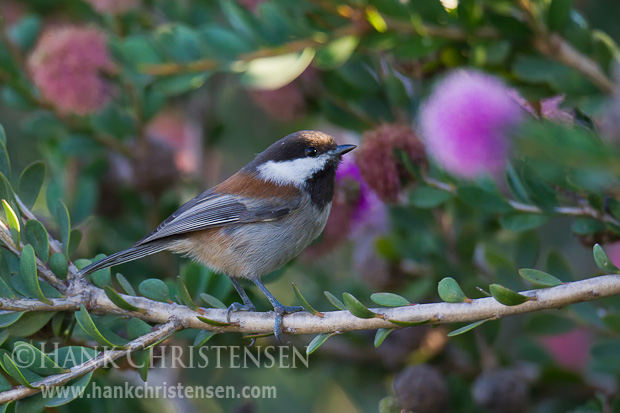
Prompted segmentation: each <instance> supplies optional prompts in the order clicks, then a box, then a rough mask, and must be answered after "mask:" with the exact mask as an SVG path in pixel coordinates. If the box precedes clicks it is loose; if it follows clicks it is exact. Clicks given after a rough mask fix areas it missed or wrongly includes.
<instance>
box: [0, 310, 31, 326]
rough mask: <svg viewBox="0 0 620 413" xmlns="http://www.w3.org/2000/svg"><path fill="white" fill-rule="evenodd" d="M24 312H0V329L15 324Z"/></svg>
mask: <svg viewBox="0 0 620 413" xmlns="http://www.w3.org/2000/svg"><path fill="white" fill-rule="evenodd" d="M24 313H25V311H1V312H0V328H5V327H8V326H10V325H11V324H13V323H15V322H16V321H17V320H19V319H20V318H21V316H23V315H24Z"/></svg>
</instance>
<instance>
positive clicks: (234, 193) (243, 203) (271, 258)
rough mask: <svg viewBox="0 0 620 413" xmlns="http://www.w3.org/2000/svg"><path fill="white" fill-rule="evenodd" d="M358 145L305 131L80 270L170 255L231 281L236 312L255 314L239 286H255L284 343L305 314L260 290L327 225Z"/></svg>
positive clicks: (264, 153) (92, 270) (277, 334)
mask: <svg viewBox="0 0 620 413" xmlns="http://www.w3.org/2000/svg"><path fill="white" fill-rule="evenodd" d="M354 148H355V145H336V142H335V141H334V138H332V137H331V136H329V135H326V134H324V133H322V132H316V131H300V132H295V133H293V134H291V135H288V136H286V137H285V138H282V139H280V140H279V141H277V142H275V143H274V144H272V145H271V146H269V147H268V148H267V149H266V150H265V151H263V152H262V153H260V154H259V155H258V156H256V158H254V160H253V161H252V162H250V163H249V164H247V165H246V166H244V167H243V168H242V169H241V170H240V171H239V172H237V173H236V174H234V175H233V176H231V177H230V178H228V179H227V180H225V181H224V182H222V183H221V184H219V185H217V186H215V187H213V188H211V189H209V190H207V191H205V192H203V193H202V194H200V195H198V196H197V197H196V198H194V199H192V200H190V201H188V202H187V203H186V204H184V205H183V206H181V207H180V208H179V209H178V210H177V211H176V212H175V213H173V214H172V215H171V216H169V217H168V218H166V220H164V222H162V223H161V224H160V225H159V226H158V227H157V229H156V230H155V231H153V232H152V233H151V234H149V235H148V236H147V237H145V238H143V239H142V240H140V241H138V242H137V243H136V244H135V245H134V246H133V247H131V248H129V249H126V250H124V251H121V252H117V253H116V254H113V255H110V256H109V257H106V258H104V259H102V260H100V261H97V262H95V263H93V264H91V265H89V266H88V267H86V268H84V269H82V270H81V271H80V272H81V274H82V275H87V274H90V273H92V272H95V271H97V270H100V269H102V268H107V267H111V266H113V265H118V264H122V263H124V262H128V261H132V260H136V259H138V258H142V257H145V256H147V255H151V254H155V253H156V252H160V251H164V250H170V251H172V252H176V253H180V254H185V255H188V256H191V257H192V258H194V259H195V260H197V261H200V262H202V263H203V264H205V265H206V266H207V267H209V268H211V269H212V270H214V271H216V272H220V273H223V274H226V275H227V276H228V277H230V279H231V281H232V283H233V285H234V286H235V289H236V290H237V292H238V293H239V295H240V296H241V299H242V301H243V304H241V303H233V304H232V305H231V306H230V307H228V319H229V321H230V313H231V311H254V310H255V307H254V304H252V302H251V301H250V299H249V298H248V295H247V294H246V292H245V291H244V290H243V288H242V287H241V284H240V283H239V281H238V279H244V278H245V279H249V280H251V281H252V282H254V284H256V286H258V288H259V289H260V290H261V291H262V292H263V294H265V296H266V297H267V299H268V300H269V302H271V304H272V305H273V309H274V312H275V314H276V319H275V325H274V334H275V336H276V338H277V339H278V340H280V341H281V337H280V334H281V333H282V316H283V315H284V314H288V313H293V312H298V311H303V307H298V306H284V305H282V304H281V303H280V302H279V301H278V300H276V299H275V297H274V296H273V295H272V294H271V293H270V292H269V291H268V290H267V288H266V287H265V286H264V285H263V283H261V281H260V277H262V276H263V275H265V274H268V273H270V272H271V271H274V270H276V269H278V268H280V267H281V266H282V265H284V264H285V263H287V262H288V261H290V260H291V259H293V258H294V257H296V256H297V255H299V254H300V253H301V252H302V251H303V250H304V249H305V248H306V247H307V246H308V245H309V244H310V243H311V242H312V241H313V240H314V239H316V238H317V237H318V236H319V234H320V233H321V231H323V228H324V227H325V223H326V222H327V217H328V215H329V211H330V209H331V204H332V198H333V195H334V184H335V177H336V169H337V168H338V164H339V163H340V161H341V159H342V155H344V154H345V153H347V152H349V151H351V150H353V149H354Z"/></svg>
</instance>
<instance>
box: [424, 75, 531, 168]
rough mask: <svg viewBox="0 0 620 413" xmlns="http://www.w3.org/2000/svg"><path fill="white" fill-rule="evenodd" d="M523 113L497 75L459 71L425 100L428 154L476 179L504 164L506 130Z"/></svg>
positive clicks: (506, 140)
mask: <svg viewBox="0 0 620 413" xmlns="http://www.w3.org/2000/svg"><path fill="white" fill-rule="evenodd" d="M522 113H523V112H522V109H521V108H520V107H519V104H518V103H517V102H515V100H514V99H512V97H511V91H510V89H509V88H508V87H507V86H506V85H504V83H502V82H501V81H500V80H499V79H497V78H495V77H492V76H489V75H486V74H483V73H479V72H475V71H471V70H459V71H456V72H453V73H452V74H450V75H448V76H447V77H446V78H444V79H443V80H442V81H441V82H440V83H439V84H438V85H437V86H436V88H435V90H434V92H433V94H432V95H431V96H430V97H429V98H428V99H427V100H426V102H425V103H424V105H423V107H422V109H421V112H420V127H421V132H422V137H423V139H424V141H425V143H426V148H427V151H428V153H429V154H430V155H431V156H432V157H433V158H434V159H435V160H436V161H437V163H438V164H439V165H440V166H441V167H442V168H444V169H445V170H447V171H448V172H451V173H453V174H455V175H458V176H461V177H463V178H475V177H477V176H479V175H482V174H485V173H490V174H493V173H496V172H499V171H501V170H502V169H503V168H504V166H505V165H506V162H507V160H508V150H509V147H510V142H509V139H508V138H509V136H508V135H509V133H510V130H511V128H513V127H514V126H515V125H517V124H518V122H519V121H520V120H521V118H522Z"/></svg>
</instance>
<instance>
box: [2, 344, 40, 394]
mask: <svg viewBox="0 0 620 413" xmlns="http://www.w3.org/2000/svg"><path fill="white" fill-rule="evenodd" d="M2 368H3V369H4V371H6V372H7V373H8V375H9V376H11V377H12V378H13V379H15V381H16V382H18V383H19V384H21V385H22V386H26V387H28V388H31V389H34V387H33V386H32V385H31V384H30V383H29V382H28V380H26V378H25V377H24V374H23V373H22V371H21V370H20V369H19V368H18V367H17V365H15V362H14V361H13V360H12V359H11V357H9V355H8V354H7V353H4V354H3V357H2Z"/></svg>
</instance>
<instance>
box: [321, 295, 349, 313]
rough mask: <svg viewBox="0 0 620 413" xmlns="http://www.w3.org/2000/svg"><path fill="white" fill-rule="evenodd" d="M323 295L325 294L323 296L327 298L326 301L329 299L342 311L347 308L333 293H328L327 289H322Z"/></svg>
mask: <svg viewBox="0 0 620 413" xmlns="http://www.w3.org/2000/svg"><path fill="white" fill-rule="evenodd" d="M323 295H324V296H325V298H327V301H329V302H330V303H331V304H332V305H333V306H334V307H336V308H337V309H339V310H342V311H344V310H346V309H347V307H345V305H344V303H343V302H342V301H340V300H339V299H338V297H336V296H335V295H334V294H332V293H330V292H329V291H323Z"/></svg>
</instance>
